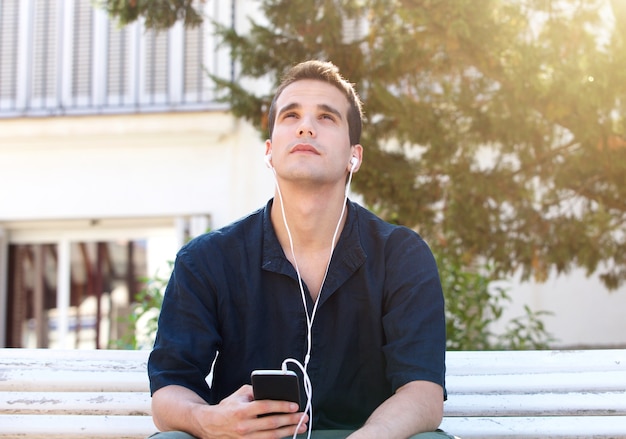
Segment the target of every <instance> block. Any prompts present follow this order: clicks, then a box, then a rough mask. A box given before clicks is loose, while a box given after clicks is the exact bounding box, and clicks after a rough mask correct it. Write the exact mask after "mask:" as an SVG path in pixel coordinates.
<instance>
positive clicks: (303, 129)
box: [298, 117, 315, 137]
mask: <svg viewBox="0 0 626 439" xmlns="http://www.w3.org/2000/svg"><path fill="white" fill-rule="evenodd" d="M298 137H315V129H314V128H313V123H312V122H311V121H310V119H309V118H308V117H303V118H302V122H301V123H300V125H299V126H298Z"/></svg>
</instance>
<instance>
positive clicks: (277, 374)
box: [251, 370, 300, 406]
mask: <svg viewBox="0 0 626 439" xmlns="http://www.w3.org/2000/svg"><path fill="white" fill-rule="evenodd" d="M251 379H252V391H253V393H254V399H256V400H258V399H272V400H275V401H291V402H295V403H296V404H298V406H299V405H300V383H299V380H298V375H296V373H295V372H293V371H291V370H287V371H283V370H255V371H253V372H252V375H251Z"/></svg>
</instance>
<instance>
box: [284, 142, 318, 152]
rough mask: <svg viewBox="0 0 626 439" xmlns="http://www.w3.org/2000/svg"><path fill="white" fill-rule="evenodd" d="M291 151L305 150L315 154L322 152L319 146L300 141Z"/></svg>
mask: <svg viewBox="0 0 626 439" xmlns="http://www.w3.org/2000/svg"><path fill="white" fill-rule="evenodd" d="M289 152H290V153H294V152H304V153H309V154H315V155H319V154H320V153H319V151H318V150H317V148H316V147H315V146H313V145H311V144H310V143H298V144H296V145H294V146H293V147H292V148H291V150H290V151H289Z"/></svg>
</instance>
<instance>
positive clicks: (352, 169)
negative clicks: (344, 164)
mask: <svg viewBox="0 0 626 439" xmlns="http://www.w3.org/2000/svg"><path fill="white" fill-rule="evenodd" d="M358 164H359V159H357V158H356V157H355V156H352V158H351V159H350V165H352V166H351V168H350V172H354V170H355V169H356V165H358Z"/></svg>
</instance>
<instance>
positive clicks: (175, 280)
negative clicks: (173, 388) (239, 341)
mask: <svg viewBox="0 0 626 439" xmlns="http://www.w3.org/2000/svg"><path fill="white" fill-rule="evenodd" d="M198 247H200V246H199V245H198V244H196V243H194V242H193V241H192V242H190V243H189V244H187V245H186V246H185V247H183V248H182V249H181V251H180V252H179V253H178V255H177V257H176V261H175V264H174V270H173V273H172V276H171V278H170V280H169V283H168V285H167V288H166V290H165V295H164V298H163V305H162V308H161V314H160V316H159V322H158V331H157V336H156V340H155V345H154V349H153V351H152V352H151V354H150V358H149V361H148V376H149V378H150V391H151V393H152V394H154V392H156V391H157V390H158V389H160V388H162V387H165V386H168V385H179V386H183V387H186V388H188V389H191V390H193V391H194V392H196V393H197V394H198V395H200V397H202V398H203V399H205V400H206V401H207V402H209V403H211V391H210V388H209V385H208V384H207V381H206V377H207V376H208V374H209V372H210V370H211V366H212V364H213V361H214V359H215V355H216V353H217V349H218V346H219V344H220V339H219V334H218V331H217V329H216V328H217V318H216V312H215V309H216V306H215V303H214V298H215V294H214V290H215V289H214V287H213V286H212V285H211V282H210V280H209V278H208V276H207V275H206V274H205V275H202V274H201V273H200V271H199V270H198V267H197V266H198V265H199V263H202V261H203V260H204V259H206V258H204V257H203V256H202V252H201V251H199V249H198Z"/></svg>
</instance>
